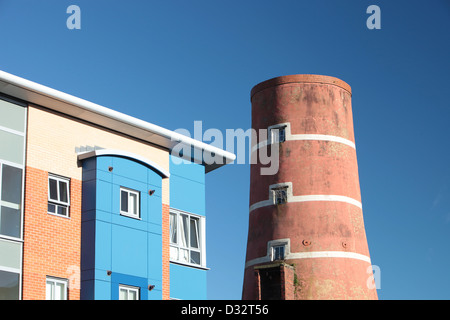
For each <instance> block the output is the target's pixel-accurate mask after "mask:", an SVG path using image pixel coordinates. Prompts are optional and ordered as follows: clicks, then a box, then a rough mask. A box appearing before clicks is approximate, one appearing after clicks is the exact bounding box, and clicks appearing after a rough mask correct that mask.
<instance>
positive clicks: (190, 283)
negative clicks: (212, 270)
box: [170, 263, 206, 300]
mask: <svg viewBox="0 0 450 320" xmlns="http://www.w3.org/2000/svg"><path fill="white" fill-rule="evenodd" d="M170 297H171V298H174V299H183V300H187V299H191V300H205V299H206V270H202V269H196V268H190V267H186V266H183V265H178V264H175V263H171V264H170Z"/></svg>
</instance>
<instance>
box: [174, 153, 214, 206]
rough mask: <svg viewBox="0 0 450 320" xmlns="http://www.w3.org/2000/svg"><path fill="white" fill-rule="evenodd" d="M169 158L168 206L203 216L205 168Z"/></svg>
mask: <svg viewBox="0 0 450 320" xmlns="http://www.w3.org/2000/svg"><path fill="white" fill-rule="evenodd" d="M170 157H171V158H170V206H171V207H172V208H176V209H180V210H184V211H187V212H191V213H196V214H199V215H205V211H206V210H205V167H204V166H202V165H201V164H196V163H192V162H188V161H182V163H180V164H178V163H179V162H180V159H175V160H173V157H172V156H170Z"/></svg>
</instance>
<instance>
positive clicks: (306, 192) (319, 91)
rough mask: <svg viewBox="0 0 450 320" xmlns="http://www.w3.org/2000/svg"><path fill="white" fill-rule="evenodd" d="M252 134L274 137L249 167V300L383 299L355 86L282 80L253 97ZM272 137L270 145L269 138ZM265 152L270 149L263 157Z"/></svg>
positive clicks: (303, 78)
mask: <svg viewBox="0 0 450 320" xmlns="http://www.w3.org/2000/svg"><path fill="white" fill-rule="evenodd" d="M251 102H252V127H253V129H255V130H260V129H266V130H268V133H267V136H265V137H261V135H258V139H259V141H257V142H255V141H253V142H252V146H253V155H255V153H257V154H258V156H261V154H266V152H268V154H269V155H270V152H276V149H277V147H278V152H279V157H278V158H279V163H278V165H279V166H278V170H277V171H276V172H273V173H269V174H267V173H262V171H261V169H262V168H264V167H266V168H267V167H268V165H263V164H262V163H261V162H262V161H260V157H258V159H259V160H258V161H256V163H253V161H252V165H251V173H250V213H249V231H248V242H247V256H246V264H245V274H244V285H243V294H242V298H243V299H263V300H264V299H377V292H376V289H375V285H374V282H373V275H372V268H371V261H370V256H369V249H368V245H367V239H366V233H365V229H364V221H363V214H362V206H361V194H360V186H359V177H358V166H357V159H356V149H355V138H354V133H353V117H352V106H351V88H350V86H349V85H348V84H347V83H345V82H343V81H341V80H339V79H336V78H333V77H329V76H318V75H292V76H283V77H278V78H274V79H270V80H267V81H264V82H262V83H260V84H258V85H256V86H255V87H254V88H253V89H252V91H251ZM266 138H267V139H266ZM266 149H267V150H266Z"/></svg>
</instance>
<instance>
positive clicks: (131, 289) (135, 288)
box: [119, 284, 141, 300]
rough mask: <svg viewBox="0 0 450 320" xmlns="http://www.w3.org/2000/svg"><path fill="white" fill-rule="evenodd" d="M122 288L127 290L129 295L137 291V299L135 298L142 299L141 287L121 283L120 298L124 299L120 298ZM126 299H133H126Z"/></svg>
mask: <svg viewBox="0 0 450 320" xmlns="http://www.w3.org/2000/svg"><path fill="white" fill-rule="evenodd" d="M121 290H125V291H126V292H127V297H128V296H129V293H130V292H134V293H136V299H134V300H141V288H139V287H134V286H129V285H125V284H119V300H122V299H120V291H121ZM124 300H131V299H124Z"/></svg>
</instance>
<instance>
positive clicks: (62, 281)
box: [45, 276, 69, 300]
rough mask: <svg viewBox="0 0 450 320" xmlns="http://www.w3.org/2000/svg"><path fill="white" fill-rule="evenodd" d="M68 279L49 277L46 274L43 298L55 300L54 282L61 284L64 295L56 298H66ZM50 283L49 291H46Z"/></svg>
mask: <svg viewBox="0 0 450 320" xmlns="http://www.w3.org/2000/svg"><path fill="white" fill-rule="evenodd" d="M68 283H69V282H68V280H67V279H60V278H54V277H50V276H47V278H46V280H45V299H46V300H56V299H55V287H56V284H62V285H63V287H64V290H63V292H64V295H63V297H62V299H58V300H67V292H68V289H69V287H68ZM49 284H50V285H51V292H50V293H49V292H48V287H47V286H48V285H49Z"/></svg>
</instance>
